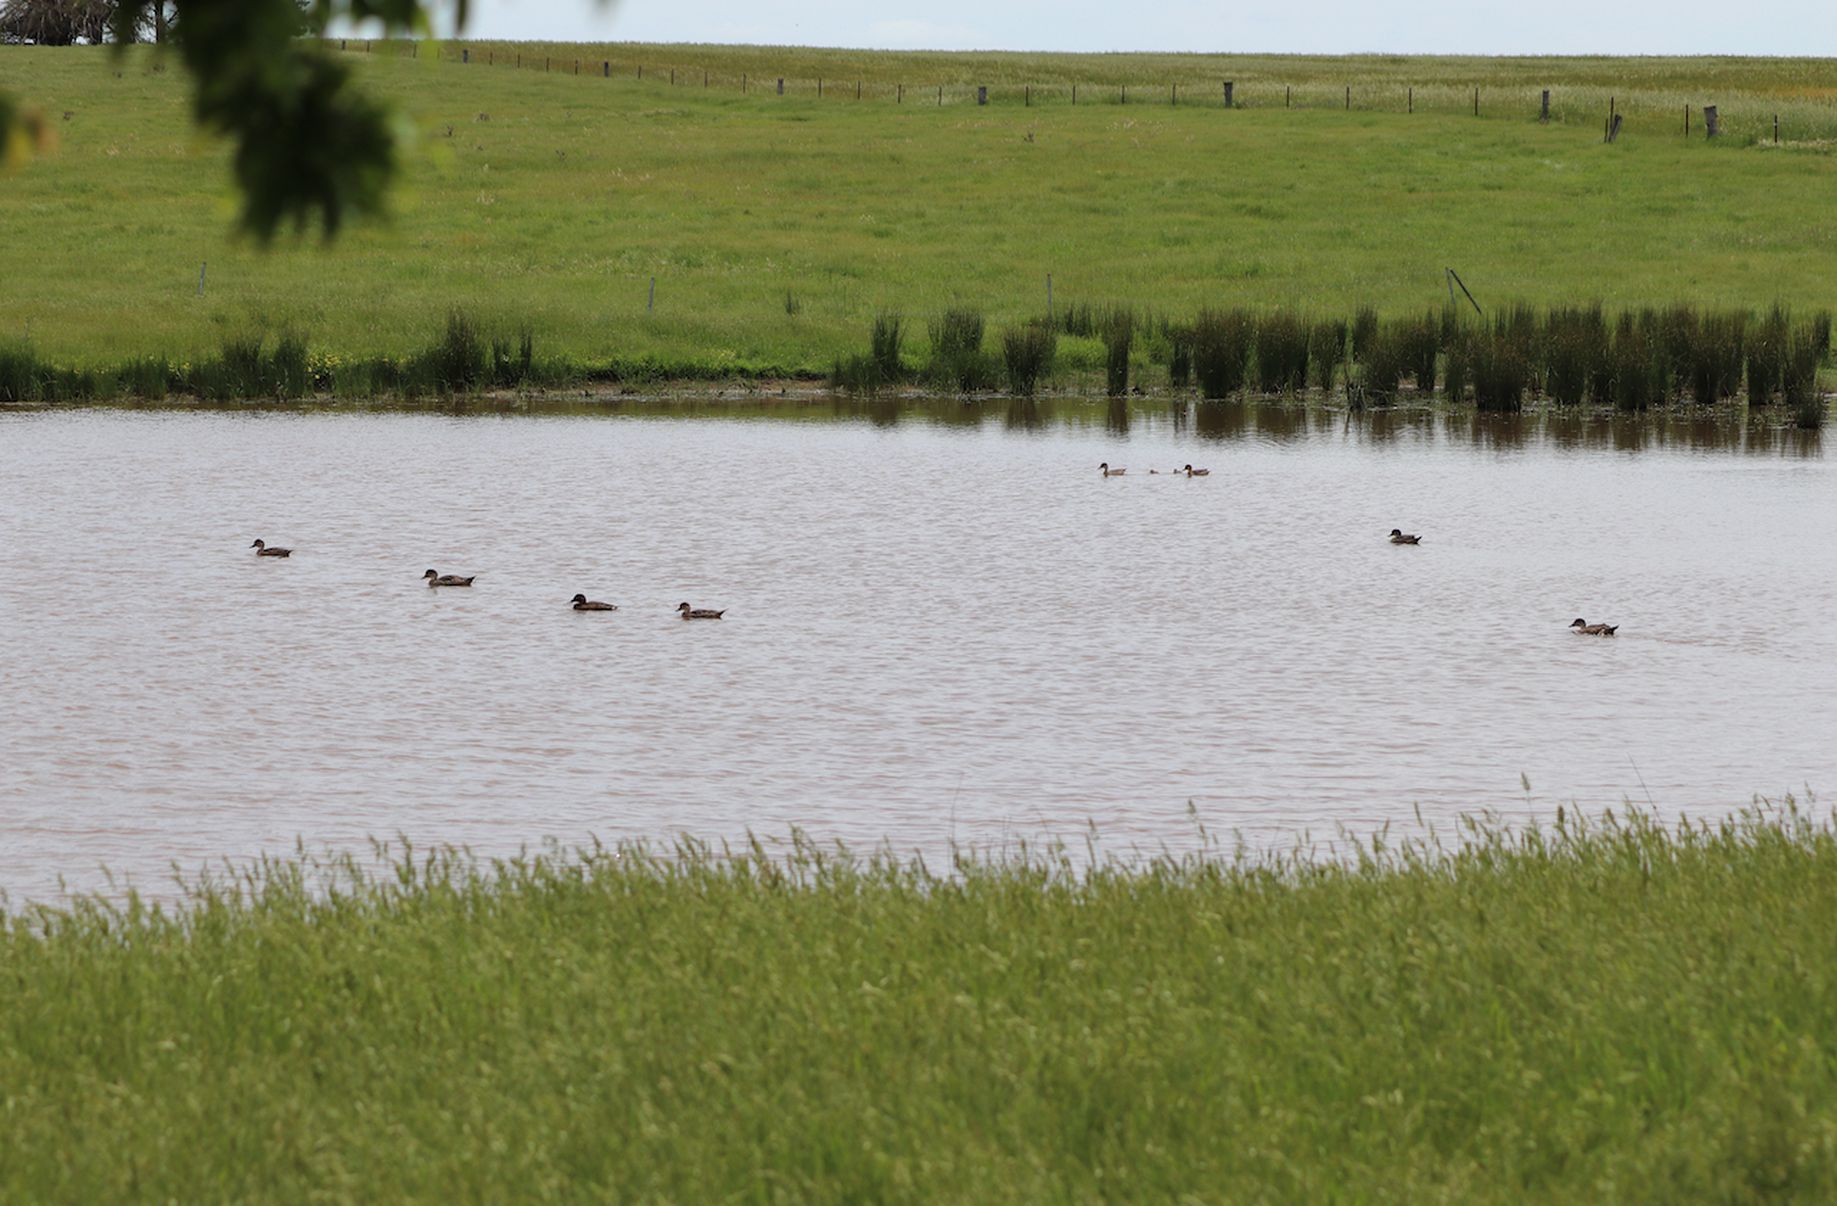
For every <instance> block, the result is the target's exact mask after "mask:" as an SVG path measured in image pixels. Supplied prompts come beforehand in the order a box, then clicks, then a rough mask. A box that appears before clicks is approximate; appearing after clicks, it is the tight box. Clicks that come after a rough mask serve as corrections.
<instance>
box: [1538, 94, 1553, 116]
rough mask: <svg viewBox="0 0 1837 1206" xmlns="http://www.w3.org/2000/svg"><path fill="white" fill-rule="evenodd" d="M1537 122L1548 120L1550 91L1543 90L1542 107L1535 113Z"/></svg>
mask: <svg viewBox="0 0 1837 1206" xmlns="http://www.w3.org/2000/svg"><path fill="white" fill-rule="evenodd" d="M1537 120H1538V121H1549V120H1550V89H1548V88H1545V89H1544V103H1543V107H1542V108H1541V109H1539V110H1538V112H1537Z"/></svg>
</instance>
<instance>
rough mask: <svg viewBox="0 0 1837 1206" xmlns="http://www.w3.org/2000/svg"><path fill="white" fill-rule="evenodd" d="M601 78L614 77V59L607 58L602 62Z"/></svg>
mask: <svg viewBox="0 0 1837 1206" xmlns="http://www.w3.org/2000/svg"><path fill="white" fill-rule="evenodd" d="M600 78H601V79H603V80H609V79H611V78H612V60H611V59H607V60H606V61H605V62H603V63H601V64H600Z"/></svg>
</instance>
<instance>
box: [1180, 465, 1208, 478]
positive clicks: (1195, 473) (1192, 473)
mask: <svg viewBox="0 0 1837 1206" xmlns="http://www.w3.org/2000/svg"><path fill="white" fill-rule="evenodd" d="M1184 472H1185V473H1186V475H1187V476H1188V477H1211V476H1212V471H1211V470H1210V469H1195V468H1193V467H1192V466H1191V465H1188V466H1187V467H1186V469H1185V470H1184Z"/></svg>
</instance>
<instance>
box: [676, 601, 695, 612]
mask: <svg viewBox="0 0 1837 1206" xmlns="http://www.w3.org/2000/svg"><path fill="white" fill-rule="evenodd" d="M676 610H677V611H692V610H694V609H693V608H691V607H690V606H689V605H688V604H687V603H678V604H677V605H676Z"/></svg>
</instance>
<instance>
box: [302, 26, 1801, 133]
mask: <svg viewBox="0 0 1837 1206" xmlns="http://www.w3.org/2000/svg"><path fill="white" fill-rule="evenodd" d="M338 49H340V50H341V51H343V52H345V53H347V54H355V55H388V56H393V57H397V58H415V59H421V58H430V57H431V58H432V59H434V60H435V61H438V62H441V63H452V64H457V65H462V66H476V67H489V68H498V69H509V70H520V71H533V72H541V73H545V74H549V75H570V76H574V77H577V78H592V79H600V80H617V81H624V82H628V83H635V84H645V85H647V86H651V87H659V88H662V87H668V88H699V89H703V90H705V91H716V90H719V91H727V92H738V93H739V94H741V95H743V96H748V97H758V98H760V99H761V100H776V99H806V100H817V101H834V102H843V101H847V102H860V103H868V102H872V103H877V104H889V103H890V104H893V105H897V106H907V105H911V106H924V107H932V108H946V107H953V106H976V107H985V108H986V107H999V108H1023V109H1031V108H1035V107H1046V106H1055V105H1071V106H1088V105H1111V106H1118V107H1127V106H1132V105H1133V106H1144V105H1146V106H1162V107H1186V108H1210V109H1218V110H1221V111H1222V110H1240V109H1258V110H1269V109H1283V110H1288V111H1320V110H1339V111H1342V112H1348V113H1370V114H1378V113H1396V114H1405V115H1409V114H1416V113H1424V114H1430V113H1441V114H1448V113H1459V114H1465V115H1469V116H1473V117H1480V118H1505V119H1514V120H1525V121H1536V122H1542V123H1554V124H1559V125H1596V124H1598V125H1599V126H1600V128H1601V131H1602V137H1603V140H1604V141H1609V142H1612V141H1617V140H1618V138H1619V136H1620V135H1621V134H1624V133H1630V132H1637V133H1639V134H1642V135H1650V134H1663V135H1670V136H1676V137H1683V138H1690V137H1697V138H1706V139H1708V138H1717V139H1722V140H1725V141H1730V142H1736V143H1740V144H1742V145H1753V144H1756V143H1769V142H1770V143H1774V144H1783V143H1786V142H1792V143H1806V142H1815V143H1820V144H1822V143H1827V142H1834V141H1837V103H1832V102H1830V101H1825V100H1815V101H1813V100H1791V99H1787V100H1785V101H1783V102H1781V101H1778V100H1775V101H1774V103H1769V99H1771V98H1757V97H1752V96H1747V97H1743V96H1735V97H1730V98H1725V99H1723V100H1722V101H1721V102H1720V103H1717V102H1716V101H1715V100H1712V99H1709V98H1703V97H1690V96H1687V95H1685V94H1683V93H1682V92H1678V91H1675V90H1666V91H1662V92H1654V91H1651V90H1631V91H1629V92H1626V93H1619V92H1615V91H1612V90H1608V89H1604V88H1600V87H1596V86H1584V87H1573V88H1560V87H1550V88H1527V87H1511V86H1499V85H1493V86H1483V85H1463V84H1449V83H1445V82H1439V83H1429V84H1423V85H1420V86H1414V85H1397V84H1394V83H1390V82H1382V83H1373V82H1364V81H1362V82H1359V83H1331V84H1329V83H1322V82H1319V81H1308V82H1305V83H1297V84H1285V83H1275V82H1271V81H1270V80H1267V79H1259V80H1255V81H1244V82H1240V81H1236V80H1227V79H1218V80H1213V81H1210V82H1200V81H1191V80H1187V81H1179V82H1170V83H1098V82H1067V81H1051V82H1042V83H1015V82H1012V81H1004V82H1002V83H998V84H987V85H984V84H964V83H961V82H952V83H901V82H889V81H886V80H867V79H863V78H848V77H842V78H837V77H825V76H788V75H771V74H767V75H755V74H751V73H746V72H741V73H734V72H732V71H728V70H716V69H713V68H709V67H701V68H696V67H685V66H682V65H680V64H678V65H671V66H663V67H658V66H654V65H647V64H645V63H643V62H633V61H620V60H615V59H611V58H604V57H602V58H593V57H590V56H586V55H580V54H557V53H553V52H552V51H551V50H550V49H548V48H543V47H541V46H540V45H539V44H538V45H536V46H533V47H532V48H531V49H528V50H524V49H507V48H505V47H503V46H501V45H492V46H478V47H474V46H469V45H467V44H465V43H462V42H438V43H435V42H423V41H414V40H402V39H396V40H387V41H382V40H365V39H356V38H341V39H338Z"/></svg>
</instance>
